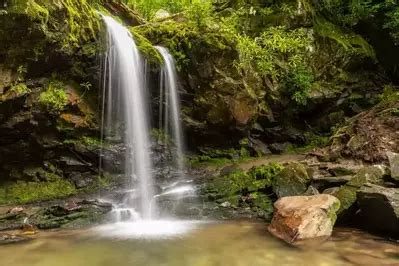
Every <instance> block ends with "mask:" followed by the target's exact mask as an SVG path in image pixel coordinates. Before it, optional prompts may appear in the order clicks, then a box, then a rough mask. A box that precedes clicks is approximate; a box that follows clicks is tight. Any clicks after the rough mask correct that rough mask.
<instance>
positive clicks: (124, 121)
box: [102, 16, 156, 220]
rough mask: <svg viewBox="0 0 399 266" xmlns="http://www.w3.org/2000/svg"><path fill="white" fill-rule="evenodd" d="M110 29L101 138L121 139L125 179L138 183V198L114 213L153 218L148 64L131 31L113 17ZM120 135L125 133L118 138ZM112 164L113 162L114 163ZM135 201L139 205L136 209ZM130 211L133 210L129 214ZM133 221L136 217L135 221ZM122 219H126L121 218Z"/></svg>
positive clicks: (154, 209) (107, 22)
mask: <svg viewBox="0 0 399 266" xmlns="http://www.w3.org/2000/svg"><path fill="white" fill-rule="evenodd" d="M103 20H104V23H105V25H106V28H107V53H106V56H105V62H104V65H103V75H104V95H103V99H104V103H103V104H104V106H103V110H104V111H103V122H102V136H103V139H106V138H110V139H112V138H118V137H119V138H121V139H122V140H123V142H124V145H125V147H126V154H125V173H124V174H125V176H126V177H128V179H129V187H127V189H132V188H133V185H134V183H136V182H138V184H139V190H138V196H137V197H138V198H137V199H135V198H134V197H133V196H128V198H129V199H128V200H126V201H125V202H124V203H123V204H122V205H123V206H120V210H115V213H116V215H115V216H116V219H117V220H118V219H119V218H118V217H121V216H123V215H120V214H121V213H130V215H129V216H130V217H132V216H133V217H134V215H131V212H134V211H131V209H132V208H134V209H136V210H138V212H139V214H140V217H141V219H144V220H151V219H152V218H154V213H155V212H156V206H154V205H155V203H154V202H152V199H153V196H154V191H153V178H152V162H151V156H150V139H149V136H150V135H149V125H148V121H149V120H148V117H147V112H148V110H147V106H148V105H147V102H146V97H145V95H146V91H145V84H146V82H145V73H144V71H145V69H144V67H145V65H144V62H143V61H142V59H141V56H140V53H139V50H138V48H137V46H136V44H135V42H134V40H133V38H132V36H131V34H130V32H129V31H128V30H127V29H126V28H125V27H124V26H122V25H121V24H119V23H118V22H116V21H115V20H114V19H113V18H111V17H108V16H103ZM118 132H124V134H122V136H118ZM111 163H112V162H111ZM136 201H138V202H139V206H135V204H136ZM129 210H130V211H129ZM136 218H137V217H136ZM132 219H133V218H132ZM122 220H123V219H122Z"/></svg>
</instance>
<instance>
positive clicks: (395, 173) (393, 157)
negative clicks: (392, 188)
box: [387, 152, 399, 181]
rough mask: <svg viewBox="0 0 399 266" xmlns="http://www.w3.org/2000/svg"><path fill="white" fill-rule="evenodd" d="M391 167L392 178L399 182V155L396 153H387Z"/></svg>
mask: <svg viewBox="0 0 399 266" xmlns="http://www.w3.org/2000/svg"><path fill="white" fill-rule="evenodd" d="M387 157H388V160H389V166H390V169H391V177H392V178H393V179H395V180H396V181H399V154H398V153H394V152H387Z"/></svg>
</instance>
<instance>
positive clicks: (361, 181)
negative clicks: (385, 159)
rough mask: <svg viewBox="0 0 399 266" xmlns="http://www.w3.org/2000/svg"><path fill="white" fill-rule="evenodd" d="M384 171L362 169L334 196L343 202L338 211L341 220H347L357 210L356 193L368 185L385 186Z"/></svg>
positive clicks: (380, 169)
mask: <svg viewBox="0 0 399 266" xmlns="http://www.w3.org/2000/svg"><path fill="white" fill-rule="evenodd" d="M383 175H384V170H383V169H382V168H381V167H377V166H369V167H365V168H362V169H360V170H359V171H358V173H357V174H356V175H355V176H354V177H353V178H352V179H351V180H350V181H349V182H348V183H346V184H345V185H344V186H341V187H340V188H339V190H338V191H336V192H334V193H333V195H334V196H335V197H337V198H338V199H339V200H340V202H341V207H340V209H339V211H338V214H339V216H340V217H339V218H340V219H341V218H342V220H346V218H349V216H351V215H352V214H354V212H355V211H356V210H357V206H356V205H355V203H356V192H357V191H358V190H359V189H360V188H361V187H362V186H363V185H365V184H366V183H371V184H383V182H384V181H383Z"/></svg>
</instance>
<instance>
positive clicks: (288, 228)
mask: <svg viewBox="0 0 399 266" xmlns="http://www.w3.org/2000/svg"><path fill="white" fill-rule="evenodd" d="M339 206H340V202H339V200H338V199H337V198H336V197H334V196H331V195H326V194H320V195H314V196H294V197H284V198H281V199H279V200H278V201H277V202H276V203H275V204H274V207H275V212H274V216H273V220H272V222H271V224H270V225H269V227H268V230H269V232H270V233H272V234H273V235H274V236H276V237H278V238H280V239H282V240H284V241H286V242H288V243H290V244H299V243H301V241H302V240H308V239H315V238H317V239H324V238H328V237H329V236H330V235H331V233H332V230H333V226H334V223H335V220H336V219H337V215H336V212H337V210H338V209H339Z"/></svg>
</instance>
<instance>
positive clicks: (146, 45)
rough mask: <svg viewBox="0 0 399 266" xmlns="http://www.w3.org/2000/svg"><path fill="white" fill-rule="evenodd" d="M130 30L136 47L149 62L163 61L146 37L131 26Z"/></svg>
mask: <svg viewBox="0 0 399 266" xmlns="http://www.w3.org/2000/svg"><path fill="white" fill-rule="evenodd" d="M130 32H131V33H132V34H133V38H134V40H135V42H136V45H137V47H138V49H139V50H140V52H141V53H142V54H143V55H144V57H145V58H146V59H147V60H148V61H149V62H150V63H154V64H159V63H162V62H163V59H162V56H161V54H160V53H159V52H158V50H157V49H155V47H154V46H153V45H152V44H151V42H150V41H149V40H148V39H147V38H145V37H144V36H143V35H141V34H140V33H139V32H138V31H136V30H135V28H131V29H130Z"/></svg>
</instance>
